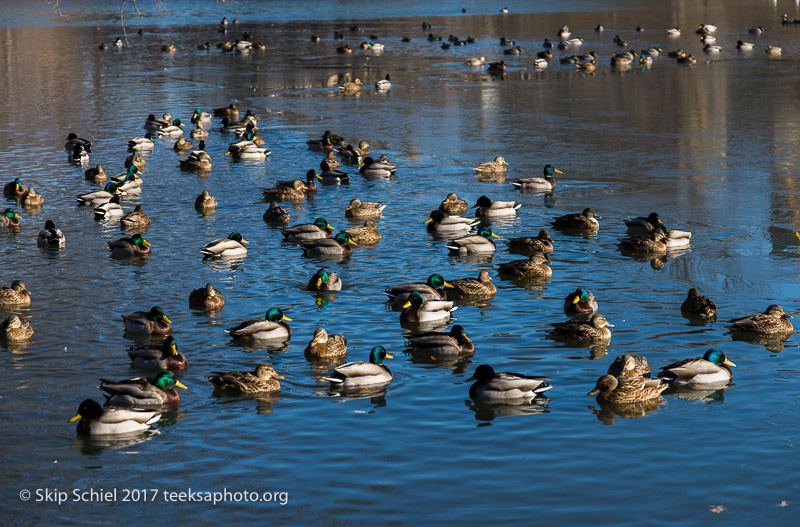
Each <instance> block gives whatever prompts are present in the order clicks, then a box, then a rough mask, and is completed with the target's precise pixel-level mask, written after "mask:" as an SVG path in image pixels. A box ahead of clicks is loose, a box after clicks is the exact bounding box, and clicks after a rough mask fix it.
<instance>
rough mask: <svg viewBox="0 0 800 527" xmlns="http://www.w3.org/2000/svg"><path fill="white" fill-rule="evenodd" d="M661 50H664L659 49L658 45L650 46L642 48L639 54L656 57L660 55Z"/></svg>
mask: <svg viewBox="0 0 800 527" xmlns="http://www.w3.org/2000/svg"><path fill="white" fill-rule="evenodd" d="M663 52H664V50H663V49H661V48H660V47H658V46H653V47H652V48H647V49H643V50H642V52H641V53H640V55H641V56H645V57H652V58H656V57H658V56H660V55H661V54H662V53H663Z"/></svg>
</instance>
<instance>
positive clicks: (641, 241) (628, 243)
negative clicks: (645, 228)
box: [619, 231, 667, 254]
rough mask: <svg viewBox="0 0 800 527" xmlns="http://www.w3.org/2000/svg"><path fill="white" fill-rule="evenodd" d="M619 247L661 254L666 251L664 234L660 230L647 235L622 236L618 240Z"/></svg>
mask: <svg viewBox="0 0 800 527" xmlns="http://www.w3.org/2000/svg"><path fill="white" fill-rule="evenodd" d="M619 248H620V250H622V251H628V252H634V253H645V254H661V253H666V252H667V244H666V236H664V233H663V232H661V231H653V232H651V233H650V234H649V235H648V236H634V237H633V238H622V239H621V240H620V241H619Z"/></svg>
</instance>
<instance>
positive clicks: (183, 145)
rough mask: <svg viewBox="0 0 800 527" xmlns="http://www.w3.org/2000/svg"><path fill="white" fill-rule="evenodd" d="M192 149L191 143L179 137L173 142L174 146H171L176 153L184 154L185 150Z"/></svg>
mask: <svg viewBox="0 0 800 527" xmlns="http://www.w3.org/2000/svg"><path fill="white" fill-rule="evenodd" d="M192 148H194V145H193V144H192V142H191V141H189V140H188V139H186V138H185V137H181V138H180V139H178V140H177V141H175V144H174V145H172V149H173V150H175V151H176V152H184V151H186V150H191V149H192Z"/></svg>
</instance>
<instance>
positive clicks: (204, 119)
mask: <svg viewBox="0 0 800 527" xmlns="http://www.w3.org/2000/svg"><path fill="white" fill-rule="evenodd" d="M189 121H190V122H191V123H192V124H196V123H202V124H211V114H210V113H208V112H201V111H200V108H195V109H194V113H193V114H192V117H191V119H189Z"/></svg>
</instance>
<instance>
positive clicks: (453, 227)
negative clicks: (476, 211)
mask: <svg viewBox="0 0 800 527" xmlns="http://www.w3.org/2000/svg"><path fill="white" fill-rule="evenodd" d="M425 223H426V224H427V225H428V232H432V233H434V234H438V235H440V236H448V235H449V236H458V235H465V234H467V233H468V232H469V231H470V229H472V227H474V226H476V225H477V224H478V223H480V220H476V219H475V218H462V217H460V216H445V213H444V212H442V211H441V210H439V209H437V210H434V211H432V212H431V215H430V217H429V218H428V219H427V220H425Z"/></svg>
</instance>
